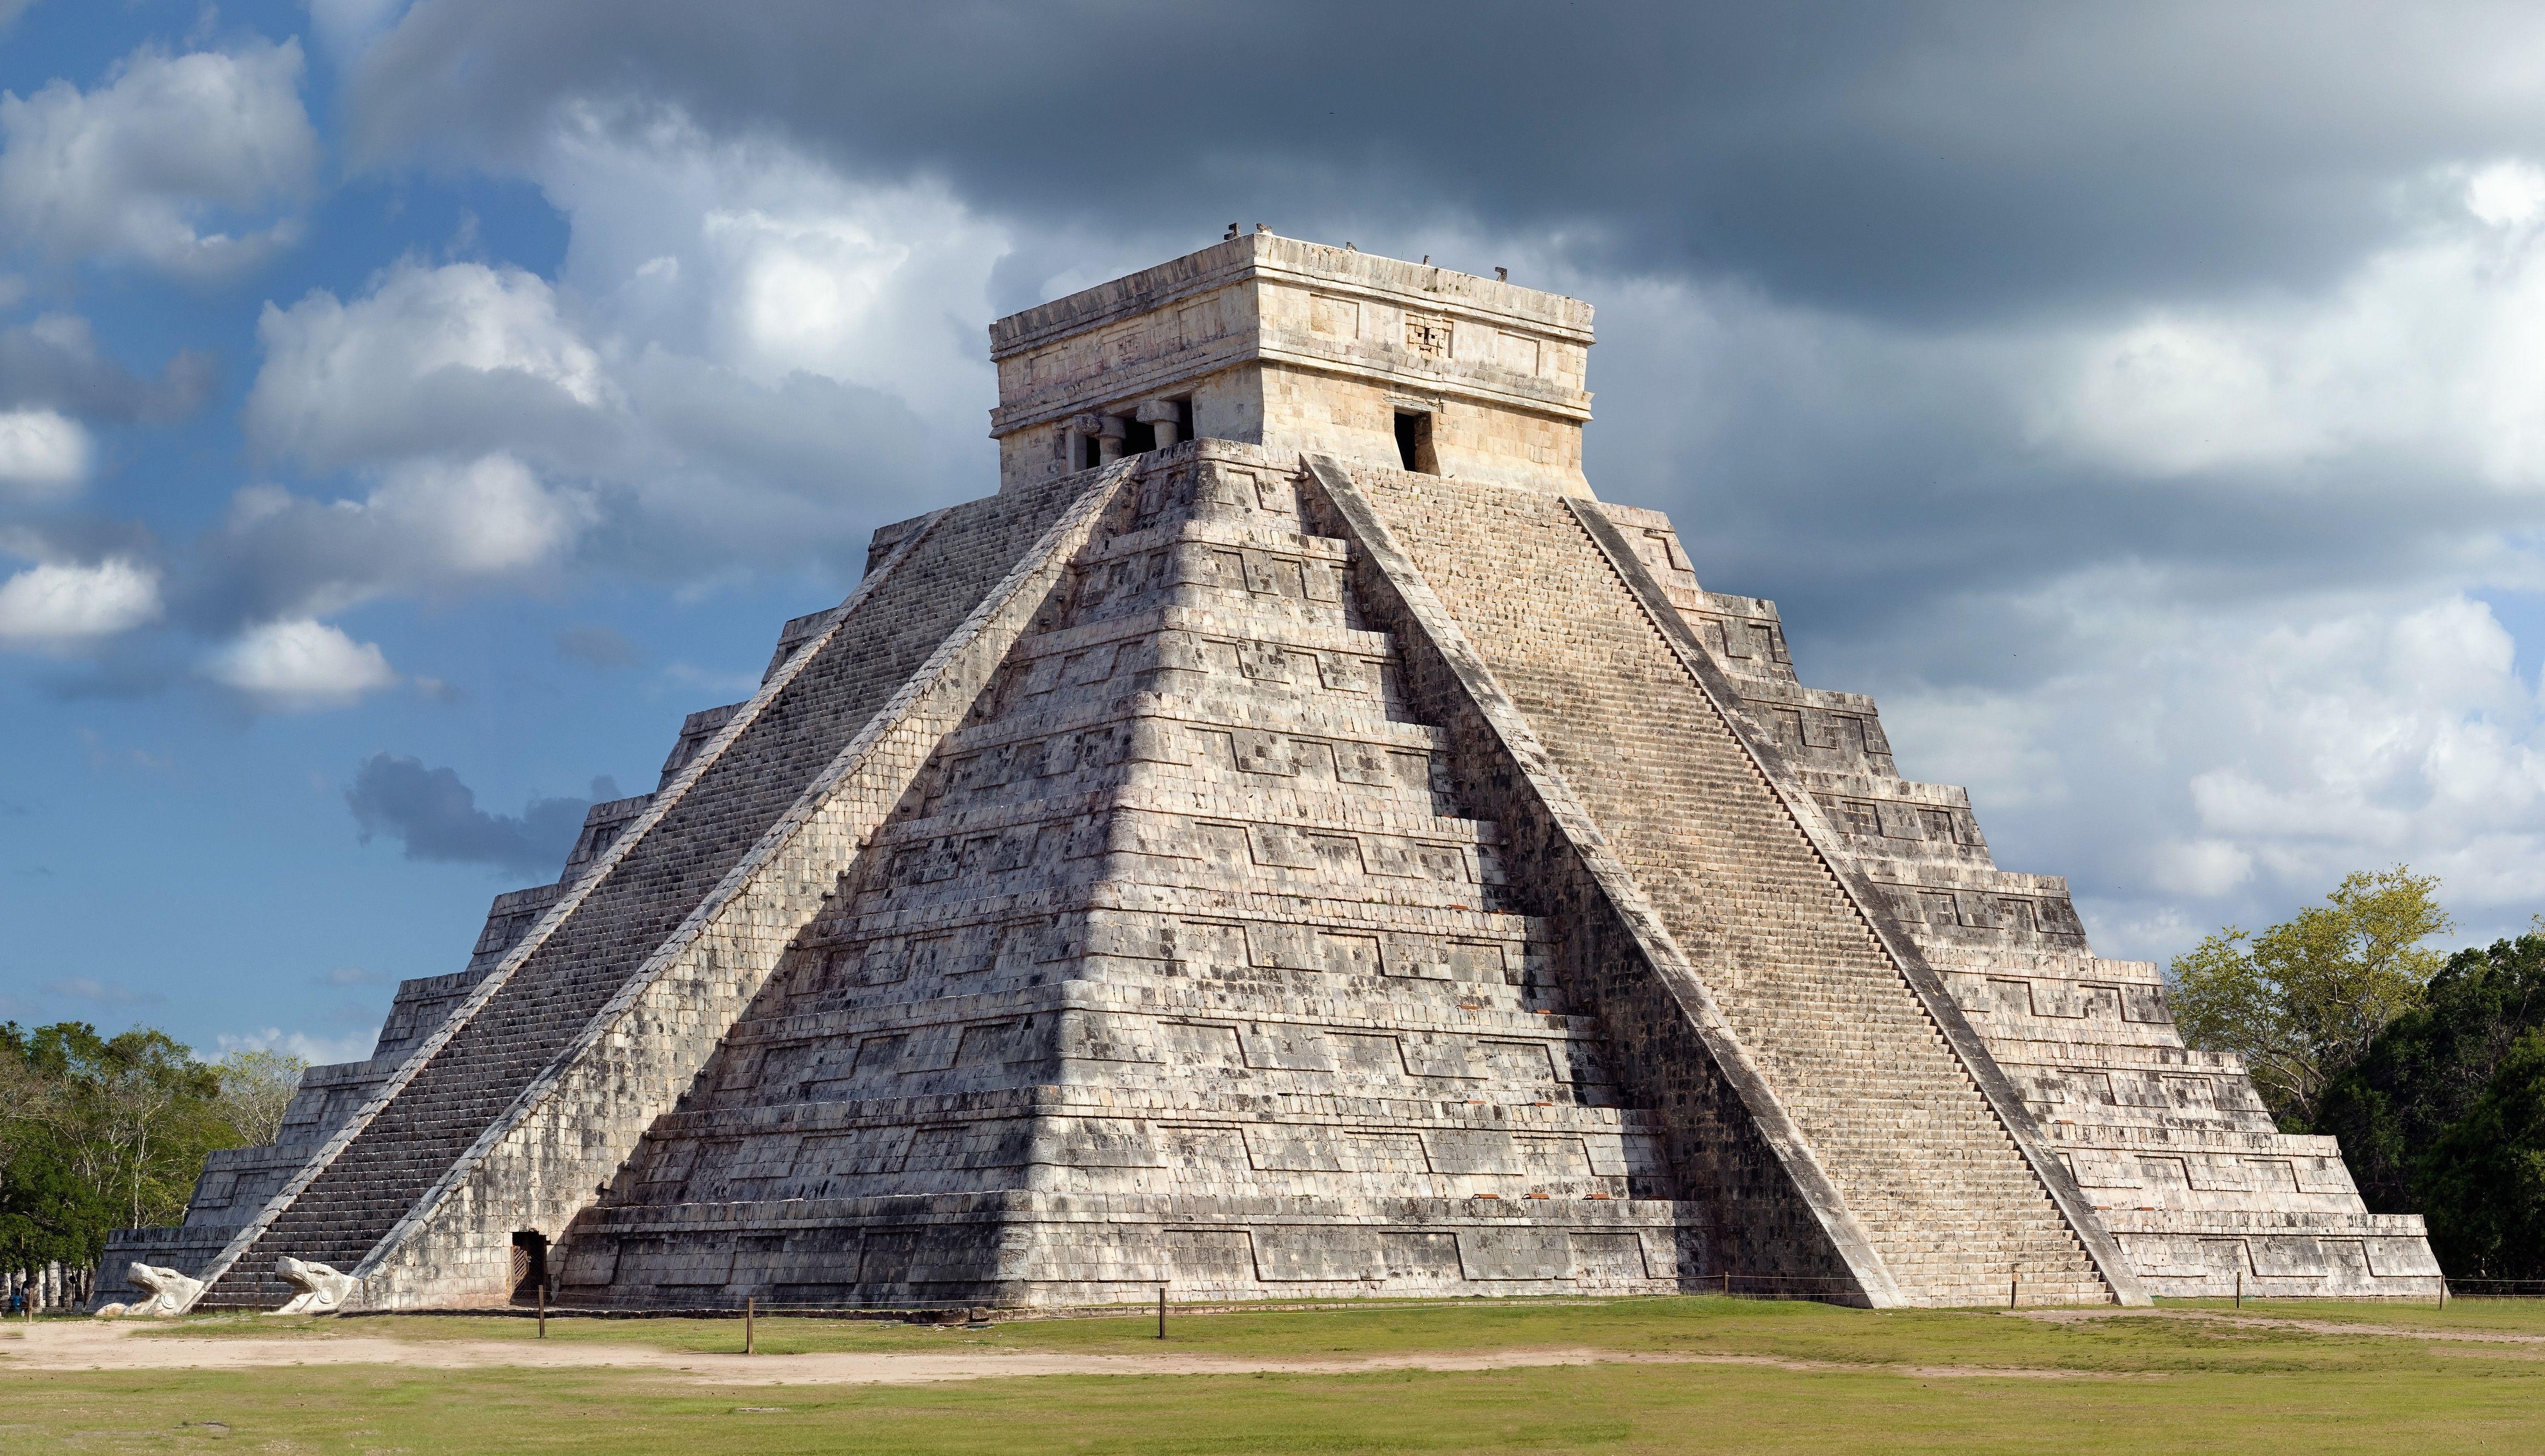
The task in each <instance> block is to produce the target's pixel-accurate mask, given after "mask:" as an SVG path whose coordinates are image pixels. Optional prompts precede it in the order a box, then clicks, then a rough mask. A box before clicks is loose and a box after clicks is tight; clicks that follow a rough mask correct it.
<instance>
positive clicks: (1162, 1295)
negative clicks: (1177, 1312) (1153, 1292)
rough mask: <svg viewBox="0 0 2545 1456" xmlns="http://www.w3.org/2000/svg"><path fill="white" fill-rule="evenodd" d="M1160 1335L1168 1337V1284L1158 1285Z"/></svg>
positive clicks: (1162, 1337) (1161, 1337)
mask: <svg viewBox="0 0 2545 1456" xmlns="http://www.w3.org/2000/svg"><path fill="white" fill-rule="evenodd" d="M1158 1337H1159V1338H1160V1339H1164V1338H1166V1337H1167V1286H1166V1285H1164V1284H1161V1285H1159V1286H1158Z"/></svg>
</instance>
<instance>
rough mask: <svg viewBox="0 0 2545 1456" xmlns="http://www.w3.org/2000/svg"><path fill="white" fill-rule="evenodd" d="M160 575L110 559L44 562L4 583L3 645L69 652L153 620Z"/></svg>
mask: <svg viewBox="0 0 2545 1456" xmlns="http://www.w3.org/2000/svg"><path fill="white" fill-rule="evenodd" d="M160 610H161V607H160V602H159V573H158V571H157V570H156V569H154V568H152V567H150V566H147V565H144V564H143V563H140V562H137V561H132V560H128V559H126V558H123V557H120V556H115V557H109V558H107V559H106V560H104V561H99V562H96V563H94V564H91V565H80V564H78V563H75V562H68V561H42V562H38V563H37V564H36V565H34V566H31V567H28V568H27V569H26V570H24V571H21V572H19V573H17V574H16V575H14V576H11V577H10V578H9V579H8V580H6V581H0V646H7V647H19V648H35V649H39V650H43V651H54V652H59V651H69V650H73V649H78V648H83V647H88V646H91V645H94V644H96V643H98V642H100V641H102V640H104V639H106V638H109V637H113V636H116V635H117V634H119V633H123V632H128V631H130V630H132V629H133V628H134V627H138V626H141V625H143V624H145V623H148V622H151V621H155V620H157V619H158V617H159V614H160Z"/></svg>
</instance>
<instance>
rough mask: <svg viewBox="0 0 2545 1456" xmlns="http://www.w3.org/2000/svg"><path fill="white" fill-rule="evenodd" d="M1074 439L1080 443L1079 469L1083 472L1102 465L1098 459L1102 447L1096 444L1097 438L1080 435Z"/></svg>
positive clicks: (1077, 462)
mask: <svg viewBox="0 0 2545 1456" xmlns="http://www.w3.org/2000/svg"><path fill="white" fill-rule="evenodd" d="M1072 438H1073V439H1075V440H1076V441H1077V442H1078V459H1077V461H1076V464H1077V467H1078V468H1079V469H1081V470H1093V469H1095V468H1096V467H1097V465H1098V464H1099V463H1100V461H1099V459H1098V454H1099V451H1100V447H1099V446H1098V445H1097V443H1096V437H1095V436H1093V435H1080V436H1074V437H1072Z"/></svg>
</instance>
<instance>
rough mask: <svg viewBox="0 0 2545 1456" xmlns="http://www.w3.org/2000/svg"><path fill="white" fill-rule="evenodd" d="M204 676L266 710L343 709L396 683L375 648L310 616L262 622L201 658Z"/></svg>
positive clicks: (395, 678) (385, 661)
mask: <svg viewBox="0 0 2545 1456" xmlns="http://www.w3.org/2000/svg"><path fill="white" fill-rule="evenodd" d="M203 671H204V675H205V677H207V678H209V679H211V680H212V681H213V682H215V683H218V684H220V685H221V686H223V687H225V688H231V689H233V690H235V691H236V692H238V693H239V694H240V695H241V696H242V697H244V698H246V699H247V700H248V701H249V702H250V703H251V704H253V705H254V706H256V707H258V708H261V709H263V710H265V711H268V712H279V713H301V712H313V711H316V710H318V709H321V708H333V707H345V706H348V705H350V704H352V703H354V702H357V701H360V700H361V698H362V696H363V694H365V693H367V692H370V691H373V690H375V689H378V688H387V687H390V686H392V685H394V684H395V683H396V682H397V674H396V673H394V672H392V671H390V670H389V664H388V659H387V658H386V657H384V656H383V655H381V652H380V649H379V648H378V646H377V645H375V644H373V643H369V642H357V641H355V640H354V639H353V638H351V637H349V636H346V635H345V633H344V632H343V631H341V630H339V629H338V628H335V627H332V626H329V625H327V624H326V623H324V622H320V621H315V620H312V619H310V618H308V617H295V618H287V619H285V620H281V621H270V622H262V623H259V624H258V625H256V626H252V627H250V628H248V629H247V630H246V631H244V632H241V633H240V634H239V635H238V636H237V637H235V638H233V639H231V640H230V641H229V642H227V643H224V644H223V645H222V646H220V647H219V648H217V649H216V650H214V651H213V652H212V654H211V655H210V656H209V657H207V658H205V661H204V665H203Z"/></svg>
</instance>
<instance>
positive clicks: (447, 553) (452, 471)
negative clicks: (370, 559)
mask: <svg viewBox="0 0 2545 1456" xmlns="http://www.w3.org/2000/svg"><path fill="white" fill-rule="evenodd" d="M356 509H357V510H358V511H360V512H362V513H365V514H369V515H370V516H372V517H374V518H376V519H377V521H378V523H379V529H381V530H382V531H384V532H387V533H390V534H392V535H394V536H396V537H398V538H400V539H402V540H403V541H404V542H405V543H406V549H407V552H408V554H409V555H410V556H411V557H417V558H422V559H423V560H425V561H429V562H430V563H431V565H432V569H433V570H435V571H436V572H439V573H442V574H445V575H448V576H453V577H499V576H507V575H511V574H513V573H517V572H522V571H526V570H529V569H530V568H532V567H535V566H539V565H542V564H544V563H546V562H547V561H549V560H551V559H552V558H553V557H555V556H556V555H557V553H558V552H560V551H561V550H563V549H564V547H565V546H566V544H567V543H568V542H570V541H571V540H572V539H573V538H574V535H575V532H576V531H577V530H578V529H580V528H581V526H582V525H583V512H582V510H581V509H580V507H579V503H578V502H576V501H575V500H574V499H573V498H571V497H569V496H567V495H565V494H563V493H561V492H557V491H551V490H549V489H547V488H546V487H544V486H542V485H541V484H540V483H539V481H538V478H537V477H536V476H534V475H533V474H532V473H531V472H530V469H529V467H527V466H525V465H524V464H523V463H522V462H521V461H520V460H517V459H515V458H513V457H512V456H511V455H505V454H493V455H486V456H484V457H482V458H479V459H475V460H470V461H466V462H464V463H461V464H455V465H454V464H451V463H448V462H445V461H441V460H415V461H409V462H406V463H403V464H401V465H399V466H397V467H395V468H394V469H392V470H391V471H390V472H389V474H388V478H387V479H386V480H385V481H383V482H382V483H381V485H380V488H379V489H378V490H376V491H373V492H372V493H371V497H370V500H369V502H368V503H366V504H365V505H364V506H363V507H360V508H356ZM349 514H351V513H349Z"/></svg>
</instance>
